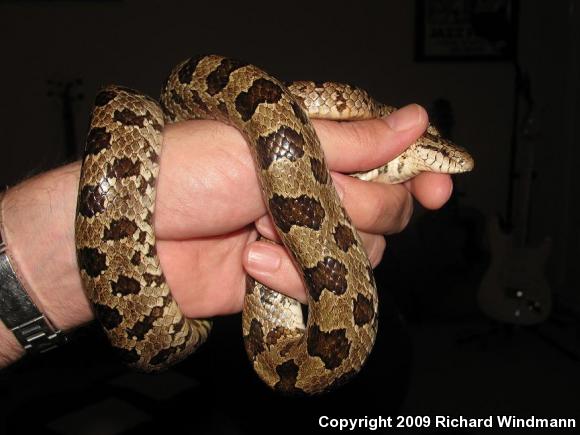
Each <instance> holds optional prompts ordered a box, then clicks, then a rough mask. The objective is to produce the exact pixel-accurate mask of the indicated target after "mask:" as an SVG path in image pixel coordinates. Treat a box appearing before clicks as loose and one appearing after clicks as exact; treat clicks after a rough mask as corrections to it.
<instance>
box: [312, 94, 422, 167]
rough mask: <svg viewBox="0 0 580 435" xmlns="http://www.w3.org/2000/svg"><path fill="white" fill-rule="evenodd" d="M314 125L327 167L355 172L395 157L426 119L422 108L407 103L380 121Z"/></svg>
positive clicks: (417, 133) (415, 136)
mask: <svg viewBox="0 0 580 435" xmlns="http://www.w3.org/2000/svg"><path fill="white" fill-rule="evenodd" d="M313 123H314V127H315V129H316V133H317V134H318V137H319V138H320V142H321V143H322V146H323V148H324V152H325V155H326V158H327V161H328V164H329V167H330V168H331V169H332V170H334V171H338V172H356V171H365V170H369V169H373V168H376V167H378V166H381V165H384V164H385V163H386V162H388V161H390V160H392V159H393V158H395V157H396V156H398V155H399V154H400V153H401V152H403V151H404V150H405V149H406V148H407V147H408V146H409V145H410V144H411V143H413V142H414V141H415V140H416V139H417V138H418V137H419V136H421V134H423V132H424V131H425V129H426V128H427V124H428V116H427V112H426V111H425V109H423V108H422V107H421V106H419V105H418V104H410V105H408V106H405V107H403V108H401V109H399V110H397V111H395V112H393V113H392V114H391V115H389V116H387V117H385V118H383V119H372V120H366V121H352V122H336V121H327V120H314V121H313Z"/></svg>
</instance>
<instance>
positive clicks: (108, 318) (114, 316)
mask: <svg viewBox="0 0 580 435" xmlns="http://www.w3.org/2000/svg"><path fill="white" fill-rule="evenodd" d="M93 309H94V311H95V316H96V317H97V319H99V322H101V324H102V325H103V326H104V327H105V328H106V329H115V328H116V327H117V326H119V325H120V324H121V322H122V321H123V316H122V315H121V313H119V310H117V309H116V308H113V307H109V306H107V305H102V304H94V305H93Z"/></svg>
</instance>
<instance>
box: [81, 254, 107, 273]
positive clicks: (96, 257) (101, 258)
mask: <svg viewBox="0 0 580 435" xmlns="http://www.w3.org/2000/svg"><path fill="white" fill-rule="evenodd" d="M78 258H79V267H80V268H81V270H84V271H85V272H86V274H87V275H89V276H90V277H93V278H96V277H97V276H99V275H100V274H101V273H103V272H104V271H105V270H106V269H107V256H106V255H105V254H102V253H100V252H99V250H98V249H95V248H82V249H80V250H79V252H78Z"/></svg>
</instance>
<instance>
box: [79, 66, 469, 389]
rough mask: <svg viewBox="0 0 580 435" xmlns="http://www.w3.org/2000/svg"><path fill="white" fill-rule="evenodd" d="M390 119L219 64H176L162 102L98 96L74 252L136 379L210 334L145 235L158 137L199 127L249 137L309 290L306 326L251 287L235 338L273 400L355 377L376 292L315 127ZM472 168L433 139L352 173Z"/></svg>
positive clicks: (347, 95) (283, 300)
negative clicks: (172, 128) (180, 297)
mask: <svg viewBox="0 0 580 435" xmlns="http://www.w3.org/2000/svg"><path fill="white" fill-rule="evenodd" d="M393 110H395V109H394V108H393V107H390V106H386V105H382V104H379V103H377V102H376V101H374V100H373V99H372V98H371V97H369V96H368V95H367V93H366V92H365V91H363V90H360V89H358V88H355V87H353V86H350V85H343V84H336V83H314V82H294V83H290V84H287V85H285V84H283V83H281V82H280V81H278V80H277V79H275V78H273V77H271V76H270V75H268V74H267V73H265V72H263V71H262V70H260V69H259V68H257V67H255V66H253V65H250V64H247V63H244V62H240V61H237V60H232V59H228V58H224V57H221V56H215V55H210V56H201V57H194V58H191V59H188V60H186V61H184V62H182V63H180V64H179V65H177V66H176V67H175V68H174V69H173V71H172V72H171V74H170V75H169V77H168V78H167V80H166V82H165V84H164V86H163V88H162V93H161V102H160V103H158V102H156V101H155V100H153V99H151V98H149V97H147V96H145V95H143V94H141V93H140V92H138V91H135V90H132V89H128V88H125V87H121V86H109V87H106V88H104V89H102V90H101V91H100V92H99V93H98V94H97V96H96V99H95V106H94V109H93V112H92V116H91V123H90V128H89V132H88V136H87V141H86V148H85V153H84V157H83V166H82V172H81V179H80V186H79V197H78V206H77V217H76V224H75V226H76V245H77V257H78V264H79V268H80V273H81V277H82V280H83V284H84V287H85V289H86V291H87V294H88V297H89V299H90V301H91V303H92V305H93V309H94V313H95V316H96V318H97V319H98V321H99V322H100V323H101V324H102V326H103V328H104V330H105V332H106V333H107V335H108V337H109V340H110V342H111V344H112V345H113V346H114V347H115V348H116V349H117V350H118V352H119V354H120V356H121V358H122V359H123V360H124V361H125V362H126V363H128V364H129V365H131V366H133V367H135V368H138V369H140V370H144V371H155V370H159V369H163V368H166V367H168V366H169V365H171V364H173V363H175V362H177V361H180V360H182V359H183V358H184V357H186V356H187V355H189V354H190V353H192V352H193V351H195V349H197V348H198V347H199V346H200V345H201V344H202V343H203V342H204V341H205V340H206V338H207V336H208V334H209V332H210V328H211V323H210V321H209V320H196V319H189V318H185V317H184V316H183V314H182V313H181V311H180V310H179V307H178V306H177V304H176V302H175V301H174V299H173V298H172V297H171V293H170V290H169V288H168V286H167V284H166V282H165V278H164V276H163V272H162V270H161V267H160V264H159V259H158V257H157V254H156V249H155V234H154V231H153V213H154V204H155V184H156V183H155V182H156V179H157V175H158V171H159V164H158V159H159V154H160V152H161V149H160V147H161V143H162V131H163V127H164V125H165V123H171V122H178V121H182V120H188V119H201V118H203V119H215V120H219V121H223V122H225V123H228V124H230V125H232V126H234V127H236V128H237V129H239V131H240V132H241V133H242V134H243V136H244V137H245V139H246V141H247V142H248V144H249V146H250V149H251V153H252V155H253V159H254V163H255V165H256V170H257V174H258V178H259V180H260V184H261V188H262V191H263V198H264V202H265V204H266V205H267V208H268V210H269V212H270V214H271V216H272V218H273V221H274V223H275V225H276V227H277V231H278V233H279V235H280V238H281V240H282V241H283V243H284V245H285V246H286V247H287V248H288V249H289V251H290V252H291V253H292V256H293V258H294V260H295V262H296V264H297V265H298V267H299V269H300V270H301V272H302V276H303V280H304V283H305V285H306V287H307V288H308V318H307V323H306V325H305V324H304V322H303V319H302V311H301V307H300V304H299V303H298V302H296V301H294V300H292V299H290V298H287V297H285V296H283V295H281V294H279V293H277V292H275V291H273V290H271V289H269V288H267V287H265V286H263V285H262V284H260V283H258V282H255V281H254V280H253V279H251V278H248V279H247V294H246V299H245V304H244V305H245V306H244V312H243V334H244V342H245V347H246V350H247V353H248V356H249V358H250V361H251V363H252V365H253V367H254V369H255V371H256V372H257V373H258V375H259V376H260V378H261V379H262V380H263V381H264V382H265V383H266V384H267V385H269V386H270V387H271V388H273V389H275V390H277V391H280V392H283V393H298V394H303V393H306V394H316V393H321V392H324V391H327V390H329V389H332V388H334V387H336V386H339V385H341V384H342V383H344V382H345V381H346V380H348V379H349V378H350V377H352V376H353V375H354V374H356V373H357V372H358V371H359V370H360V369H361V367H362V366H363V364H364V362H365V360H366V358H367V356H368V355H369V353H370V351H371V349H372V346H373V343H374V340H375V335H376V331H377V324H378V323H377V322H378V298H377V292H376V285H375V280H374V277H373V272H372V267H371V265H370V263H369V260H368V258H367V256H366V254H365V251H364V248H363V245H362V243H361V240H360V238H359V236H358V234H357V231H356V230H355V228H354V227H353V225H352V223H351V221H350V219H349V217H348V215H347V213H346V212H345V210H344V209H343V207H342V206H341V204H340V200H339V198H338V196H337V193H336V191H335V189H334V186H333V184H332V181H331V177H330V175H329V172H328V169H327V167H326V163H325V158H324V155H323V152H322V149H321V147H320V143H319V140H318V138H317V136H316V134H315V131H314V128H313V126H312V124H311V122H310V119H309V118H310V117H313V118H314V117H318V118H329V119H339V120H352V119H367V118H374V117H380V116H385V115H388V114H389V113H391V112H392V111H393ZM472 166H473V160H472V159H471V157H470V156H469V154H468V153H467V152H466V151H465V150H463V149H462V148H460V147H457V146H456V145H454V144H452V143H451V142H448V141H446V140H444V139H442V138H441V137H440V135H439V133H438V132H437V130H436V129H435V128H434V127H429V128H428V130H427V131H426V132H425V134H424V135H423V136H422V137H421V138H420V139H419V140H418V141H417V142H416V143H414V144H413V145H411V147H409V148H408V149H407V150H406V151H405V152H404V153H403V154H401V155H400V156H398V157H397V158H396V159H395V160H393V161H391V162H389V163H388V164H387V165H385V166H383V167H381V168H378V169H375V170H374V171H369V172H366V173H358V174H352V175H353V176H356V177H358V178H361V179H365V180H371V179H377V180H380V181H383V182H388V183H396V182H401V181H404V180H406V179H409V178H411V177H413V176H414V175H416V174H418V173H419V172H421V171H435V172H445V173H457V172H465V171H469V170H470V169H471V168H472Z"/></svg>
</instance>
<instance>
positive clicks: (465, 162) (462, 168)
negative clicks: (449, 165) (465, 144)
mask: <svg viewBox="0 0 580 435" xmlns="http://www.w3.org/2000/svg"><path fill="white" fill-rule="evenodd" d="M457 166H458V168H459V171H458V173H463V172H469V171H472V170H473V168H474V167H475V160H474V159H473V157H471V155H470V154H469V153H467V152H466V153H465V156H464V157H461V158H459V159H458V160H457Z"/></svg>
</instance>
